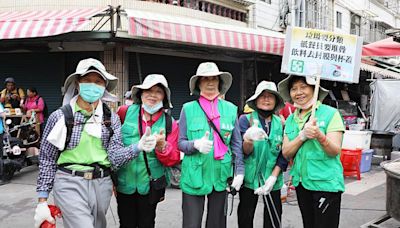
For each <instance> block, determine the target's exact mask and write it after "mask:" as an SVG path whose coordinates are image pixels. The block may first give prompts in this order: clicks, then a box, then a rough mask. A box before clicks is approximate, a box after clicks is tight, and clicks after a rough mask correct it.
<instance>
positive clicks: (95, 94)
mask: <svg viewBox="0 0 400 228" xmlns="http://www.w3.org/2000/svg"><path fill="white" fill-rule="evenodd" d="M105 89H106V88H105V87H104V86H99V85H97V84H95V83H79V96H81V97H82V99H83V100H84V101H86V102H88V103H93V102H95V101H97V100H99V99H100V98H101V97H103V94H104V91H105Z"/></svg>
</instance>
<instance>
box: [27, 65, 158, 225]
mask: <svg viewBox="0 0 400 228" xmlns="http://www.w3.org/2000/svg"><path fill="white" fill-rule="evenodd" d="M117 80H118V79H117V78H116V77H115V76H113V75H111V74H109V73H108V72H107V71H106V69H105V67H104V65H103V64H102V63H101V62H100V61H98V60H96V59H91V58H90V59H84V60H81V61H80V62H79V64H78V66H77V67H76V72H75V73H73V74H71V75H70V76H68V77H67V79H66V81H65V83H64V88H65V91H66V92H65V94H64V97H63V105H64V106H62V108H60V109H58V110H56V111H54V112H53V113H52V114H51V115H50V117H49V119H48V121H47V124H46V127H45V130H44V133H43V137H42V141H41V148H40V154H39V176H38V181H37V189H36V191H37V193H38V200H39V203H38V205H37V207H36V210H35V216H34V220H35V224H34V225H35V227H39V226H40V225H41V224H42V223H43V222H44V221H46V220H47V221H49V222H51V223H54V219H53V218H52V217H51V215H50V210H49V207H48V205H47V199H48V197H49V193H50V191H52V190H53V195H54V202H55V204H56V206H57V207H59V208H60V209H61V214H62V217H63V225H64V227H66V228H76V227H85V228H90V227H92V228H105V227H106V226H107V220H106V213H107V210H108V208H109V205H110V200H111V196H112V189H113V183H112V179H111V175H112V171H113V170H116V169H118V168H119V167H121V166H122V165H124V164H125V163H127V162H129V161H130V160H132V159H134V158H136V157H137V156H138V155H139V152H140V151H142V150H145V149H147V148H148V145H149V144H152V143H153V141H152V140H150V139H148V138H146V137H142V139H141V140H140V141H139V142H138V143H136V144H132V145H130V146H128V147H123V144H122V141H121V138H122V137H121V124H120V121H119V118H118V116H117V115H116V114H115V113H113V112H111V111H110V109H109V108H108V106H107V105H106V104H105V103H104V101H116V100H117V99H116V97H115V96H114V95H112V94H111V93H110V91H112V90H113V89H114V88H115V87H116V86H117ZM154 144H155V141H154Z"/></svg>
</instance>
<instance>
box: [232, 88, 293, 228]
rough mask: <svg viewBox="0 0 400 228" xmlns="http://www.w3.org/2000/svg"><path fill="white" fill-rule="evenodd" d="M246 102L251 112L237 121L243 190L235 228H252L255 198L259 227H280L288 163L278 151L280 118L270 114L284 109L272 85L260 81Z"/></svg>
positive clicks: (240, 194)
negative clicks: (261, 216)
mask: <svg viewBox="0 0 400 228" xmlns="http://www.w3.org/2000/svg"><path fill="white" fill-rule="evenodd" d="M246 103H247V105H248V106H249V107H250V108H251V109H253V110H254V111H253V112H251V113H249V114H246V115H242V116H241V117H240V118H239V126H240V132H241V133H242V135H243V153H244V155H245V157H244V164H245V176H244V187H243V188H242V189H241V190H240V191H239V197H240V202H239V206H238V224H239V228H245V227H246V228H247V227H248V228H252V227H253V219H254V213H255V210H256V207H257V203H258V198H259V196H262V197H263V202H264V223H263V224H264V225H263V227H264V228H267V227H268V228H269V227H271V228H272V227H280V224H281V222H280V221H281V215H282V203H281V192H280V189H281V188H282V186H283V175H282V171H284V170H286V168H287V165H288V162H287V161H286V159H285V158H284V157H283V155H282V151H281V148H282V136H283V128H282V123H281V119H280V117H278V116H277V115H275V114H274V113H275V112H276V111H277V110H279V109H280V108H282V107H283V106H284V103H283V99H282V97H281V96H280V95H279V93H278V91H277V88H276V85H275V83H273V82H269V81H262V82H260V83H259V84H258V85H257V88H256V91H255V93H254V95H253V96H251V97H250V98H249V99H248V100H247V102H246ZM272 223H273V224H272Z"/></svg>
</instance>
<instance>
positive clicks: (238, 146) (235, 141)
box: [231, 119, 244, 174]
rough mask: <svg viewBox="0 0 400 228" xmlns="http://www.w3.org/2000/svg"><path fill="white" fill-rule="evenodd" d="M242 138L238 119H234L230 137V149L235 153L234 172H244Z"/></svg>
mask: <svg viewBox="0 0 400 228" xmlns="http://www.w3.org/2000/svg"><path fill="white" fill-rule="evenodd" d="M242 148H243V139H242V135H241V134H240V130H239V121H238V120H237V119H236V121H235V127H234V128H233V131H232V138H231V149H232V152H233V153H234V154H235V166H236V167H235V170H236V174H244V162H243V149H242Z"/></svg>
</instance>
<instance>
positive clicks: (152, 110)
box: [142, 101, 163, 115]
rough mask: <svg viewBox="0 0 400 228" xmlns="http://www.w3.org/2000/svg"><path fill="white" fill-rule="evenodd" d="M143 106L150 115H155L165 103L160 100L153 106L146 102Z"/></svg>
mask: <svg viewBox="0 0 400 228" xmlns="http://www.w3.org/2000/svg"><path fill="white" fill-rule="evenodd" d="M142 107H143V109H144V110H145V111H146V112H147V113H149V114H150V115H153V114H154V113H156V112H157V111H158V110H160V108H162V107H163V103H162V101H161V102H159V103H157V104H155V105H153V106H149V105H146V104H142Z"/></svg>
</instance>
